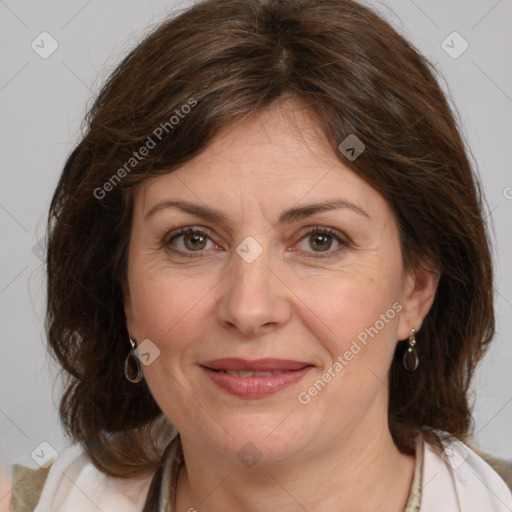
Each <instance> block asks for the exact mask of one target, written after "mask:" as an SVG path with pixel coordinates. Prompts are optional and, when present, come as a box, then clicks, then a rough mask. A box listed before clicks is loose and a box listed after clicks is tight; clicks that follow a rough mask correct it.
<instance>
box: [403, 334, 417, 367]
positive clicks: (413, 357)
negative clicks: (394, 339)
mask: <svg viewBox="0 0 512 512" xmlns="http://www.w3.org/2000/svg"><path fill="white" fill-rule="evenodd" d="M415 333H416V331H415V330H414V329H412V330H411V335H410V336H409V340H408V342H407V345H408V346H407V349H406V350H405V352H404V358H403V363H404V368H405V369H406V370H407V371H408V372H414V371H416V370H417V368H418V365H419V364H420V360H419V357H418V353H417V352H416V336H414V335H415Z"/></svg>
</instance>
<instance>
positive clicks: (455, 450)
mask: <svg viewBox="0 0 512 512" xmlns="http://www.w3.org/2000/svg"><path fill="white" fill-rule="evenodd" d="M422 487H423V495H422V507H421V510H425V511H430V510H437V509H438V508H439V506H440V505H441V504H442V505H443V507H444V508H443V510H446V511H452V510H453V511H459V510H463V511H464V512H473V511H474V512H481V511H482V510H492V511H495V512H501V511H510V510H512V493H511V491H510V489H509V488H508V486H507V485H506V484H505V482H504V481H503V480H502V478H501V477H500V476H499V475H498V473H497V472H496V471H495V470H494V469H493V468H492V467H491V466H490V465H489V464H487V462H485V460H484V459H482V458H481V457H480V456H479V455H478V454H477V453H476V452H475V451H474V450H472V449H471V448H470V447H469V446H468V445H466V444H464V443H462V442H460V441H455V442H452V443H443V449H440V448H439V447H437V446H433V445H431V444H429V443H426V442H425V443H424V466H423V482H422ZM436 507H437V508H436Z"/></svg>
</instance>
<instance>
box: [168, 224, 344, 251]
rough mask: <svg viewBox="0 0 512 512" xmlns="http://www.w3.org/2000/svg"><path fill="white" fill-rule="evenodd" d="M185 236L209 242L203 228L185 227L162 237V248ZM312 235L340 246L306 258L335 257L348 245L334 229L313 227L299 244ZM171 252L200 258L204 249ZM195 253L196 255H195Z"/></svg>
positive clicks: (208, 235) (207, 234)
mask: <svg viewBox="0 0 512 512" xmlns="http://www.w3.org/2000/svg"><path fill="white" fill-rule="evenodd" d="M187 234H194V235H202V236H205V237H207V238H208V239H210V240H211V236H210V233H209V232H208V231H207V230H205V229H204V228H200V227H192V226H187V227H183V228H179V229H177V230H174V231H171V232H170V233H168V234H166V235H165V236H164V238H163V239H162V246H164V247H169V248H170V244H171V242H172V241H173V240H174V239H176V238H178V237H180V236H183V235H187ZM312 234H319V235H329V236H332V237H333V238H334V239H335V240H336V241H337V242H338V243H339V244H340V247H338V248H337V249H335V250H333V251H329V252H325V253H323V252H316V253H315V254H313V255H311V256H307V257H308V258H331V257H333V256H337V255H338V253H339V252H340V251H341V250H342V249H343V248H346V247H348V245H349V243H348V242H347V240H345V239H344V238H342V237H341V236H340V234H339V233H338V232H337V231H335V230H334V229H331V228H327V227H322V226H313V227H310V228H308V229H307V231H305V232H304V233H302V234H301V238H300V239H299V242H301V241H302V240H304V238H306V237H308V236H311V235H312ZM211 241H212V242H213V240H211ZM171 250H172V251H173V252H175V253H177V254H179V255H180V256H183V257H188V258H201V257H203V256H204V249H203V250H202V251H190V252H184V251H182V250H180V249H171ZM195 253H197V254H195Z"/></svg>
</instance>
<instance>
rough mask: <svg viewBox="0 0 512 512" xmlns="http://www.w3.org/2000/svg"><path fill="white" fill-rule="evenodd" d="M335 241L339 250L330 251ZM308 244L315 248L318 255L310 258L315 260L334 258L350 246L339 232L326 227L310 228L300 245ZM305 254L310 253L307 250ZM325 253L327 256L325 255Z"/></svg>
mask: <svg viewBox="0 0 512 512" xmlns="http://www.w3.org/2000/svg"><path fill="white" fill-rule="evenodd" d="M333 241H334V243H335V244H338V245H337V248H336V249H334V250H332V251H331V250H330V249H331V248H332V246H333ZM303 243H306V245H307V246H308V247H310V248H313V249H314V251H313V252H315V253H316V254H313V255H311V256H309V257H313V258H329V257H332V256H336V255H338V253H339V252H340V250H343V249H344V248H345V247H347V246H348V242H347V241H346V240H345V239H344V238H343V237H342V235H341V234H339V233H338V232H337V231H335V230H334V229H331V228H324V227H319V226H317V227H312V228H309V229H308V230H307V231H306V233H305V236H303V237H302V238H301V240H300V242H299V244H298V245H300V244H303ZM302 250H305V252H309V251H308V250H307V248H306V249H304V248H302ZM323 253H325V254H323Z"/></svg>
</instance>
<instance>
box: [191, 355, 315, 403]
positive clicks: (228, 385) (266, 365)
mask: <svg viewBox="0 0 512 512" xmlns="http://www.w3.org/2000/svg"><path fill="white" fill-rule="evenodd" d="M200 368H201V370H202V371H203V372H204V373H205V374H206V375H207V376H208V377H209V378H210V380H212V382H213V383H214V384H215V385H217V386H218V387H219V388H220V389H222V390H224V391H226V392H227V393H229V394H231V395H234V396H237V397H241V398H263V397H266V396H269V395H273V394H274V393H277V392H279V391H281V390H283V389H285V388H287V387H289V386H292V385H293V384H296V383H297V382H299V381H300V380H301V379H302V378H303V377H304V376H305V375H306V374H307V373H308V372H309V371H310V370H311V369H312V368H313V365H312V364H310V363H307V362H303V361H293V360H290V359H256V360H252V361H250V360H247V359H238V358H225V359H215V360H212V361H205V362H203V363H201V364H200ZM222 370H232V371H234V370H241V371H253V372H266V371H267V372H269V371H271V372H280V373H277V374H275V375H266V376H252V377H239V376H236V375H229V374H228V373H225V372H223V371H222Z"/></svg>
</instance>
